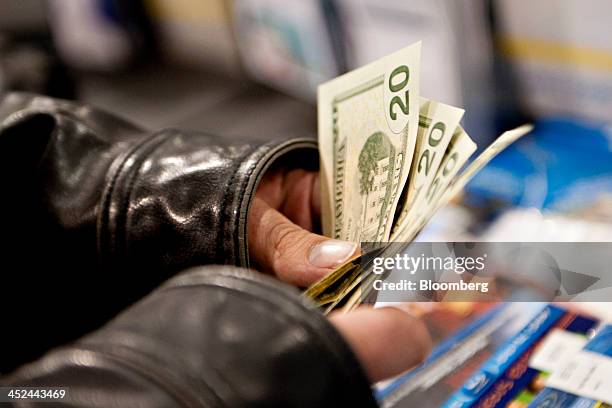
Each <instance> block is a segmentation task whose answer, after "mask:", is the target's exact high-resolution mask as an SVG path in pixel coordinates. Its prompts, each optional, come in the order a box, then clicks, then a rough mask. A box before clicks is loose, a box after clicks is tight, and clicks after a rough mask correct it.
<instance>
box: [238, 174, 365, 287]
mask: <svg viewBox="0 0 612 408" xmlns="http://www.w3.org/2000/svg"><path fill="white" fill-rule="evenodd" d="M320 203H321V199H320V188H319V173H318V172H312V171H306V170H302V169H294V170H289V171H287V170H286V169H284V168H276V169H273V170H271V171H268V173H266V175H265V176H264V178H263V180H262V181H261V183H260V185H259V188H258V189H257V193H256V194H255V198H254V200H253V203H252V205H251V210H250V214H249V220H248V243H249V253H250V258H251V260H253V261H254V264H255V265H254V266H255V267H256V268H257V269H258V270H261V271H263V272H268V273H271V274H273V275H275V276H276V277H277V278H279V279H280V280H282V281H285V282H287V283H291V284H293V285H297V286H302V287H305V286H308V285H310V284H312V283H314V282H316V281H317V280H319V279H321V278H322V277H323V276H325V275H327V274H328V273H329V272H331V271H332V270H333V268H334V267H336V266H338V265H340V264H342V263H343V262H345V261H347V260H348V259H349V258H351V257H353V256H355V255H357V254H358V253H359V246H358V245H357V244H355V243H353V242H346V241H339V240H335V239H330V238H327V237H324V236H322V235H319V234H315V233H314V232H312V231H318V230H320V221H319V220H320V216H321V205H320Z"/></svg>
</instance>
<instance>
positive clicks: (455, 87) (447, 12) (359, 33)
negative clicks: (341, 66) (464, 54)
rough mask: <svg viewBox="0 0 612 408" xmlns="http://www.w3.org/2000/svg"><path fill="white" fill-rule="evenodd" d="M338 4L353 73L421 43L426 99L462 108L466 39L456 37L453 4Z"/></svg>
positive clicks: (351, 0)
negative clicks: (461, 51)
mask: <svg viewBox="0 0 612 408" xmlns="http://www.w3.org/2000/svg"><path fill="white" fill-rule="evenodd" d="M338 3H339V5H340V6H341V7H340V10H341V14H342V21H343V22H344V25H345V29H346V33H347V35H348V37H349V39H350V53H349V55H350V56H351V58H350V67H349V68H350V69H354V68H357V67H360V66H362V65H366V64H367V63H369V62H372V61H374V60H376V59H378V58H381V57H383V56H385V55H387V54H391V53H393V52H395V51H397V50H399V49H401V48H403V47H406V46H407V45H410V44H412V43H415V42H417V41H422V42H423V49H422V50H423V51H422V57H421V61H422V63H421V64H422V66H421V94H423V95H424V96H426V97H427V98H430V99H435V100H438V101H441V102H444V103H448V104H451V105H457V106H461V105H462V98H461V86H460V72H459V70H458V67H459V55H458V51H459V50H458V49H457V46H458V45H459V44H458V41H461V39H457V38H456V37H455V32H454V30H453V23H452V21H451V20H452V16H451V13H452V10H451V7H449V3H450V2H445V1H441V0H433V1H432V0H412V1H409V2H408V1H396V0H340V1H339V2H338ZM457 40H458V41H457Z"/></svg>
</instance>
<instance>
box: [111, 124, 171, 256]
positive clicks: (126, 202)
mask: <svg viewBox="0 0 612 408" xmlns="http://www.w3.org/2000/svg"><path fill="white" fill-rule="evenodd" d="M168 133H170V132H169V131H162V132H161V133H156V134H154V135H152V136H151V137H149V138H147V140H146V141H145V142H144V143H141V144H139V145H138V149H136V150H135V151H134V152H133V154H131V155H130V156H129V157H130V158H131V157H135V158H136V160H138V161H137V162H136V163H134V166H132V167H131V168H130V169H129V170H128V174H126V178H129V180H128V184H127V186H126V191H125V193H124V197H123V202H122V203H121V211H119V213H118V214H117V218H119V217H120V216H121V217H122V218H123V219H122V220H121V221H122V225H117V230H121V232H122V233H121V235H122V236H123V242H122V246H123V247H122V248H121V251H122V254H121V255H122V256H126V255H127V249H128V229H127V217H128V210H129V207H130V201H131V197H132V192H133V189H134V185H135V184H136V180H137V179H138V177H137V176H138V172H139V171H140V169H141V168H142V164H143V163H144V161H145V160H146V159H147V157H148V156H149V155H150V154H151V153H153V152H154V151H155V150H156V149H157V148H158V147H159V146H161V145H163V144H164V143H165V142H166V141H167V140H168V137H169V136H171V134H170V135H169V134H168ZM155 139H161V140H157V143H154V142H155V141H156V140H155ZM147 148H149V149H147ZM139 153H142V155H141V156H140V157H137V155H138V154H139ZM117 235H119V234H117ZM114 243H115V244H117V239H116V237H115V240H114Z"/></svg>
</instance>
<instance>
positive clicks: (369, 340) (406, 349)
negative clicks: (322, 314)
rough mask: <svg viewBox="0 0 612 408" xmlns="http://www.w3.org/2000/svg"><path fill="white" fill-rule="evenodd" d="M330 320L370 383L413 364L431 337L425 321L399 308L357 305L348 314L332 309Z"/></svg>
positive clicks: (422, 356)
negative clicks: (354, 355)
mask: <svg viewBox="0 0 612 408" xmlns="http://www.w3.org/2000/svg"><path fill="white" fill-rule="evenodd" d="M330 320H331V322H332V323H333V324H334V326H336V328H337V329H338V331H339V332H340V333H341V334H342V335H343V337H344V338H345V340H346V341H347V342H348V344H349V345H350V346H351V348H352V349H353V351H354V352H355V354H356V355H357V358H358V359H359V361H360V362H361V365H362V367H363V368H364V370H365V372H366V374H367V375H368V377H369V378H370V381H372V382H376V381H380V380H383V379H386V378H390V377H393V376H396V375H398V374H400V373H402V372H404V371H406V370H408V369H409V368H412V367H414V366H415V365H417V364H419V363H421V362H423V360H424V359H425V357H427V355H428V354H429V352H430V350H431V337H430V335H429V331H428V330H427V328H426V326H425V324H424V323H423V322H422V321H421V320H419V319H416V318H415V317H413V316H411V315H410V314H408V313H407V312H405V311H403V310H400V309H398V308H394V307H383V308H380V309H372V308H368V307H360V308H357V309H356V310H354V311H352V312H350V313H341V312H334V313H332V314H331V315H330ZM373 333H376V335H372V334H373Z"/></svg>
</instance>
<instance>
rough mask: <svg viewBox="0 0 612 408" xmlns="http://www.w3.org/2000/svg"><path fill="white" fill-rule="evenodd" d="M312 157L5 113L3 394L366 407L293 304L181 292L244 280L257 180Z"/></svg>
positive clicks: (342, 348) (267, 292) (36, 110)
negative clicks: (10, 389)
mask: <svg viewBox="0 0 612 408" xmlns="http://www.w3.org/2000/svg"><path fill="white" fill-rule="evenodd" d="M316 154H317V153H316V144H315V142H314V141H312V140H309V139H291V140H276V141H269V142H265V143H264V142H253V141H238V140H236V139H235V138H232V139H224V138H220V137H215V136H212V135H207V134H200V133H189V132H183V131H178V130H163V131H160V132H156V133H150V132H146V131H143V130H141V129H139V128H137V127H135V126H133V125H132V124H130V123H128V122H126V121H123V120H121V119H119V118H117V117H114V116H111V115H109V114H106V113H103V112H100V111H97V110H94V109H91V108H89V107H86V106H83V105H78V104H76V103H72V102H67V101H59V100H53V99H50V98H46V97H39V96H33V95H28V94H9V95H5V96H0V159H1V160H0V170H1V172H0V174H2V181H3V186H2V188H3V191H4V194H3V197H2V200H0V201H1V202H0V214H1V216H2V217H3V218H2V234H3V243H2V247H3V248H4V249H3V251H2V252H3V253H2V257H3V260H4V262H3V264H4V265H5V266H4V267H3V268H2V275H1V276H2V280H1V282H2V285H1V286H0V307H1V309H0V310H3V311H4V313H3V322H2V326H3V329H2V349H1V350H0V372H3V373H5V375H4V376H3V377H0V385H4V386H6V385H11V386H64V387H68V388H69V392H68V398H67V399H66V400H64V402H62V403H54V404H55V405H54V406H71V407H74V406H77V407H81V406H83V407H105V408H111V407H136V406H147V407H149V406H150V407H169V406H181V407H202V406H206V407H208V406H231V407H233V406H287V407H289V406H304V407H323V406H332V405H334V406H349V405H350V406H375V405H376V404H375V402H374V399H373V397H372V394H371V390H370V386H369V384H368V381H367V379H366V377H365V375H364V373H363V371H362V369H361V367H360V366H359V363H358V361H357V360H356V358H355V356H354V355H353V353H352V352H351V350H350V349H349V347H348V346H347V344H346V343H345V342H344V340H343V339H342V338H341V337H340V335H339V334H338V333H337V332H336V330H335V329H334V328H333V327H332V326H331V325H330V324H329V322H328V321H327V320H326V319H325V318H324V317H323V316H322V315H321V314H320V313H319V312H317V311H316V310H314V309H313V307H312V305H311V304H310V303H309V302H307V301H305V300H304V299H302V298H301V297H300V296H299V294H298V292H297V291H296V290H295V289H293V288H290V287H286V286H285V285H282V284H280V283H278V282H277V281H275V280H273V279H271V278H267V277H265V276H262V275H260V274H258V273H255V272H249V271H247V270H246V269H240V268H237V267H235V266H207V267H201V266H200V267H197V268H194V269H191V270H189V271H187V272H184V273H182V274H178V275H177V273H178V272H179V271H181V270H182V269H184V268H187V267H193V266H198V265H204V264H225V265H236V266H241V267H248V266H249V259H248V248H247V239H246V233H247V231H246V228H247V215H248V210H249V205H250V202H251V198H252V196H253V194H254V192H255V190H256V187H257V185H258V182H259V180H260V178H261V176H262V175H263V173H264V172H265V171H266V169H267V168H268V167H269V166H270V165H271V164H272V163H274V162H275V161H277V160H289V161H291V162H292V163H294V164H295V165H296V166H304V167H311V168H312V167H313V166H316V162H317V160H316ZM175 275H176V276H175ZM173 276H174V277H173ZM171 277H173V278H172V279H170V280H169V281H168V282H166V283H165V284H164V285H163V286H161V287H160V288H159V289H157V290H155V291H154V292H153V293H151V294H149V295H147V296H146V297H145V298H144V299H143V300H140V301H138V300H139V299H141V298H142V297H143V296H144V295H146V294H147V293H149V292H150V291H151V290H152V289H154V288H155V287H157V286H159V285H160V284H161V283H162V282H163V281H164V280H166V279H168V278H171ZM136 301H138V303H136V304H135V305H133V306H131V307H129V308H128V309H127V310H125V311H124V312H122V313H121V314H119V316H117V317H115V318H114V319H112V318H113V317H114V316H116V315H117V314H118V313H119V312H120V311H121V310H123V309H125V308H126V307H127V306H129V305H130V304H133V303H134V302H136ZM111 319H112V320H111ZM109 320H110V322H109ZM100 326H103V327H102V328H101V329H99V327H100ZM95 329H98V330H97V331H95V332H93V333H92V334H89V335H87V336H85V337H81V336H83V335H85V334H86V333H88V332H90V331H92V330H95ZM79 338H80V339H79ZM77 339H78V340H77ZM66 344H67V345H66ZM53 347H56V348H55V349H54V350H52V351H50V352H48V353H47V354H45V355H44V356H43V357H41V355H43V354H44V353H45V352H46V351H47V350H48V349H49V348H53ZM35 359H38V360H37V361H34V362H32V363H29V364H27V365H25V366H22V367H20V368H18V369H17V370H16V371H12V370H14V369H15V368H16V367H18V366H20V365H22V364H23V363H25V362H28V361H32V360H35ZM11 371H12V372H11ZM61 404H64V405H61ZM15 405H16V406H19V404H18V403H15ZM23 405H24V406H31V405H28V404H27V403H25V402H23ZM43 406H45V405H43Z"/></svg>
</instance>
